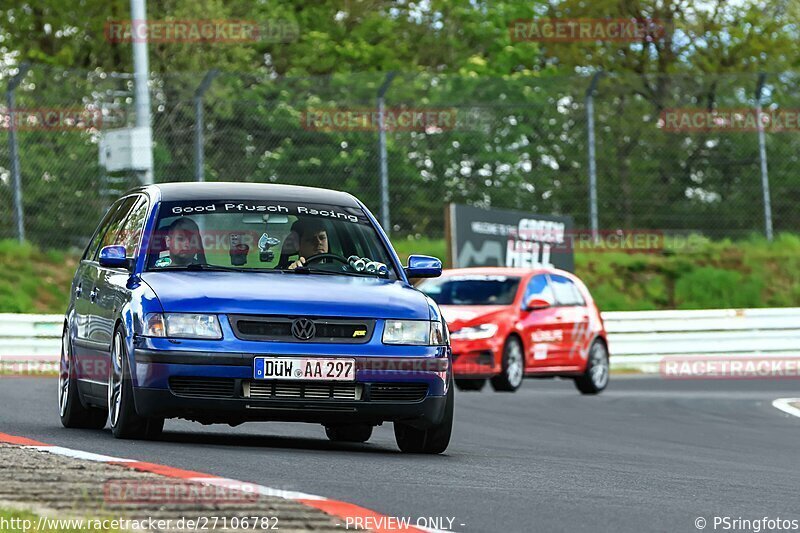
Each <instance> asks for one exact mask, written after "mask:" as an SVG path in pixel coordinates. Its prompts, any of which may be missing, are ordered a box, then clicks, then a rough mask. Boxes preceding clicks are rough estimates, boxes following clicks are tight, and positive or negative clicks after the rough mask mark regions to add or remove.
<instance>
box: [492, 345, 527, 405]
mask: <svg viewBox="0 0 800 533" xmlns="http://www.w3.org/2000/svg"><path fill="white" fill-rule="evenodd" d="M524 375H525V358H524V356H523V350H522V342H520V340H519V339H518V338H517V337H509V338H508V340H506V344H505V346H503V364H502V371H501V372H500V373H499V374H498V375H496V376H495V377H493V378H492V380H491V381H492V388H493V389H494V390H496V391H499V392H514V391H516V390H517V389H518V388H519V387H520V385H522V378H523V376H524Z"/></svg>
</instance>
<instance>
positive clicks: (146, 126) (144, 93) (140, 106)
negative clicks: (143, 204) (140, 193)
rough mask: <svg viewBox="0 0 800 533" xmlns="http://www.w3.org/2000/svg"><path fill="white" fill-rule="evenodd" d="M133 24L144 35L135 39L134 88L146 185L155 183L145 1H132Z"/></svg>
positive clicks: (141, 173) (136, 31) (136, 30)
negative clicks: (144, 154)
mask: <svg viewBox="0 0 800 533" xmlns="http://www.w3.org/2000/svg"><path fill="white" fill-rule="evenodd" d="M130 2H131V19H132V20H131V24H132V25H133V28H134V30H133V31H134V33H138V32H141V33H144V34H145V37H144V38H143V39H133V88H134V95H135V98H134V105H135V106H136V127H137V128H142V129H143V130H144V131H145V133H146V143H147V152H148V156H149V157H147V161H148V163H147V168H145V170H142V171H139V172H138V173H139V174H140V179H141V181H142V183H143V184H144V185H150V184H152V183H153V125H152V120H151V118H150V88H149V87H148V86H147V82H148V80H149V79H150V64H149V59H148V56H147V31H148V30H147V6H146V1H145V0H130Z"/></svg>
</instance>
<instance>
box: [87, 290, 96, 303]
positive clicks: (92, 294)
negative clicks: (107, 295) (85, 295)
mask: <svg viewBox="0 0 800 533" xmlns="http://www.w3.org/2000/svg"><path fill="white" fill-rule="evenodd" d="M96 298H97V287H95V288H94V289H92V292H90V293H89V301H90V302H94V301H95V299H96Z"/></svg>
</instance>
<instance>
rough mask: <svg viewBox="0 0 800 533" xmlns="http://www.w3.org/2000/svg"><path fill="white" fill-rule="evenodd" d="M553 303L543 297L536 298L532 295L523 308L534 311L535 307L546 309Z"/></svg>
mask: <svg viewBox="0 0 800 533" xmlns="http://www.w3.org/2000/svg"><path fill="white" fill-rule="evenodd" d="M551 305H553V304H552V303H551V302H549V301H547V300H545V299H543V298H537V297H536V296H532V297H531V298H530V299H529V300H528V301H527V302H526V303H525V310H526V311H536V310H537V309H547V308H548V307H550V306H551Z"/></svg>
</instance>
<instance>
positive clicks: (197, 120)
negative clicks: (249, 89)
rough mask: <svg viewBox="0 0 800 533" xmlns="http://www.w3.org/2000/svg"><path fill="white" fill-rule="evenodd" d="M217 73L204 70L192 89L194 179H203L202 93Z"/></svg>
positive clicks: (217, 71) (212, 70)
mask: <svg viewBox="0 0 800 533" xmlns="http://www.w3.org/2000/svg"><path fill="white" fill-rule="evenodd" d="M217 74H219V70H217V69H215V68H214V69H211V70H209V71H208V72H206V75H205V77H203V81H201V82H200V85H198V86H197V89H196V90H195V91H194V179H195V181H205V168H204V165H205V153H204V151H203V129H204V128H205V123H204V122H203V95H204V94H205V93H206V91H207V90H208V88H209V86H211V82H212V81H213V80H214V78H216V77H217Z"/></svg>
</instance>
